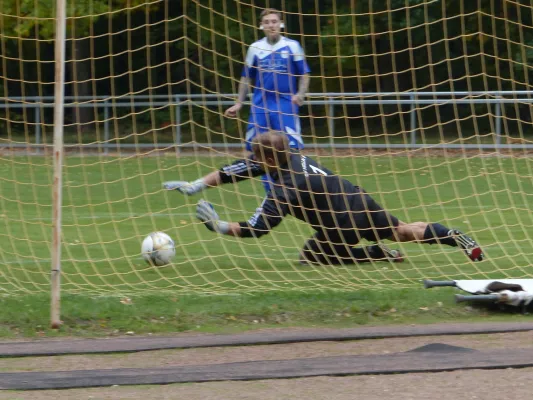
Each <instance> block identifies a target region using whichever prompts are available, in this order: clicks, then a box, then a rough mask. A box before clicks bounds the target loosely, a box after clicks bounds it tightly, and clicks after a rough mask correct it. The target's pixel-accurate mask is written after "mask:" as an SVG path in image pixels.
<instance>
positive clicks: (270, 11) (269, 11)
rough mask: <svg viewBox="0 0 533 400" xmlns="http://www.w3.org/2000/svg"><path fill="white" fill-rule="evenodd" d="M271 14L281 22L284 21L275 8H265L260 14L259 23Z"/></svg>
mask: <svg viewBox="0 0 533 400" xmlns="http://www.w3.org/2000/svg"><path fill="white" fill-rule="evenodd" d="M270 14H276V15H277V16H278V18H279V19H280V21H281V20H282V19H283V18H282V16H281V11H280V10H276V9H275V8H265V9H264V10H263V11H261V14H259V22H261V21H262V20H263V18H264V16H265V15H270Z"/></svg>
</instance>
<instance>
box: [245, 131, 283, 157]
mask: <svg viewBox="0 0 533 400" xmlns="http://www.w3.org/2000/svg"><path fill="white" fill-rule="evenodd" d="M252 151H253V152H254V154H255V155H256V156H258V155H262V156H263V157H269V158H272V159H274V160H275V161H276V164H277V165H283V164H286V163H287V158H288V152H289V139H288V138H287V135H285V134H284V133H282V132H277V131H269V132H266V133H263V134H259V135H257V136H256V137H255V139H254V140H253V141H252Z"/></svg>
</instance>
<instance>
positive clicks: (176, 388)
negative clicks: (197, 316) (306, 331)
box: [0, 332, 533, 400]
mask: <svg viewBox="0 0 533 400" xmlns="http://www.w3.org/2000/svg"><path fill="white" fill-rule="evenodd" d="M532 339H533V332H520V333H509V334H502V333H500V334H485V335H459V336H431V337H414V338H393V339H374V340H361V341H348V342H311V343H293V344H280V345H268V346H245V347H219V348H199V349H185V350H164V351H163V350H159V351H149V352H140V353H130V354H113V355H91V356H88V355H73V356H61V357H35V358H18V359H17V358H15V359H0V369H1V370H2V372H16V371H59V370H80V369H100V368H124V367H125V368H148V367H157V366H160V367H161V366H170V365H193V364H210V363H212V364H217V363H229V362H238V361H252V360H281V359H292V358H304V357H323V356H337V355H366V354H386V353H394V352H403V351H407V350H411V349H413V348H416V347H420V346H423V345H425V344H429V343H445V344H449V345H455V346H462V347H469V348H473V349H478V350H483V349H495V348H503V349H505V348H509V349H510V348H532V347H533V340H532ZM532 373H533V371H532V370H530V369H505V370H471V371H454V372H440V373H426V374H399V375H380V376H372V375H370V376H351V377H317V378H304V379H290V380H262V381H250V382H211V383H193V384H181V385H167V386H124V387H108V388H94V389H73V390H61V391H56V390H50V391H31V392H0V399H35V400H41V399H43V400H44V399H59V400H62V399H117V400H118V399H143V400H155V399H158V400H159V399H266V400H269V399H289V398H290V399H304V398H305V399H356V398H357V399H359V398H362V399H365V400H374V399H376V400H377V399H389V398H390V399H397V398H401V399H402V400H408V399H413V400H415V399H416V400H418V399H424V400H426V399H428V397H433V398H435V399H442V400H447V399H450V400H451V399H453V400H457V399H484V400H490V399H498V400H500V399H501V398H502V394H505V397H508V396H512V397H516V396H525V397H524V398H529V397H530V389H529V385H528V378H530V377H531V374H532Z"/></svg>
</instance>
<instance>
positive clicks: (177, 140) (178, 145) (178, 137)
mask: <svg viewBox="0 0 533 400" xmlns="http://www.w3.org/2000/svg"><path fill="white" fill-rule="evenodd" d="M175 101H176V109H175V111H174V112H175V118H176V137H175V138H174V143H175V145H176V153H177V154H179V153H180V152H181V104H180V101H181V99H180V96H176V100H175Z"/></svg>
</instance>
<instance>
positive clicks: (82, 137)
mask: <svg viewBox="0 0 533 400" xmlns="http://www.w3.org/2000/svg"><path fill="white" fill-rule="evenodd" d="M50 3H51V2H49V1H41V0H34V1H22V0H4V1H3V2H2V3H1V5H0V46H1V54H0V58H1V70H0V90H1V93H2V94H1V95H0V96H2V98H1V99H0V109H1V110H0V168H1V171H2V173H1V174H0V207H1V211H0V213H1V215H0V227H1V229H0V264H1V266H0V289H1V290H2V292H4V293H6V294H18V293H37V292H47V291H49V286H50V282H49V276H50V264H51V255H50V254H51V253H50V252H51V244H52V236H51V235H52V224H53V220H52V183H53V170H52V169H53V159H52V157H53V154H52V151H51V150H52V141H53V137H52V133H53V102H54V98H53V86H54V29H55V28H54V15H55V10H54V7H53V5H51V4H50ZM339 3H342V4H339ZM466 3H467V2H454V1H448V2H437V1H423V0H414V1H410V0H401V1H396V0H389V1H386V2H382V1H370V2H356V1H345V2H335V1H318V0H316V1H315V0H309V1H308V0H298V1H291V2H278V3H277V2H275V1H271V2H268V1H267V2H263V1H254V0H248V1H237V0H235V1H234V0H218V1H214V0H209V1H195V0H188V1H183V2H165V1H142V0H129V1H119V0H115V1H107V0H106V1H99V0H90V1H75V2H68V6H67V15H68V20H67V35H68V39H67V42H66V49H67V57H66V60H67V61H66V70H67V77H66V83H65V95H66V100H65V113H66V117H65V125H64V129H65V165H64V170H63V171H64V177H63V185H64V187H63V207H62V212H63V230H62V231H63V236H62V241H63V248H62V290H63V291H65V292H70V293H95V294H97V293H112V294H122V293H132V292H134V293H151V292H161V291H173V292H178V293H228V292H253V291H268V290H328V289H333V290H354V289H357V288H362V287H375V286H379V287H385V288H386V287H401V286H410V285H415V284H419V281H420V280H421V279H422V278H431V279H441V278H442V279H465V278H467V279H483V278H505V277H512V278H523V277H528V276H530V275H531V272H532V270H531V267H530V262H529V256H530V255H531V254H532V252H533V251H532V248H531V243H532V236H531V233H530V232H531V231H532V230H531V227H532V225H533V218H532V211H531V206H530V204H531V196H532V193H533V190H532V189H533V188H532V181H531V176H533V171H532V164H531V159H530V154H531V150H532V149H533V142H532V138H533V136H531V123H532V122H531V121H532V116H533V114H532V107H531V101H532V96H531V84H530V78H529V77H530V74H531V65H533V41H532V39H531V38H532V37H533V12H532V11H533V3H531V2H527V1H516V2H515V1H505V2H499V1H496V0H491V1H483V2H481V1H478V2H473V3H472V4H466ZM265 7H276V8H279V9H280V10H281V11H282V13H283V19H284V22H285V30H284V32H283V35H285V36H286V37H288V38H290V39H293V40H296V41H298V42H299V43H300V44H301V46H302V48H303V49H304V52H305V56H306V60H307V63H308V64H309V66H310V68H311V73H310V76H311V84H310V89H309V94H308V96H307V97H306V102H305V104H304V105H303V106H302V107H301V109H300V117H301V126H302V137H303V140H304V142H305V144H306V148H305V152H306V154H308V155H309V156H311V157H313V158H315V159H316V160H318V161H319V162H320V163H321V164H322V165H324V166H326V167H328V168H330V169H331V170H333V171H335V172H336V173H339V174H340V175H342V176H343V177H345V178H347V179H349V180H350V181H352V182H353V183H355V184H358V185H360V186H362V187H363V188H365V189H366V190H367V191H368V192H369V193H371V194H372V196H373V197H374V198H375V199H376V200H377V201H378V202H379V203H380V204H381V205H382V206H384V207H385V208H386V209H387V210H389V211H390V212H391V213H392V214H394V215H396V216H397V217H398V218H400V219H401V220H402V221H406V222H414V221H427V222H441V223H443V224H445V225H446V226H450V227H454V228H458V229H461V230H462V231H465V232H467V233H468V234H469V235H471V236H472V237H474V238H475V239H476V240H477V241H478V242H479V243H480V244H481V245H482V247H483V249H484V251H485V253H486V256H487V260H486V261H484V262H482V263H472V262H470V261H469V260H468V259H467V258H466V257H465V256H464V254H462V252H461V251H460V250H458V249H457V248H451V247H445V246H438V245H433V246H427V245H420V244H414V243H405V244H399V245H398V244H394V243H389V245H390V246H391V247H395V248H399V249H401V251H402V252H403V253H405V255H406V258H407V262H405V263H403V264H392V263H387V262H380V263H368V264H361V265H341V266H336V267H327V266H303V265H300V264H299V263H298V254H299V250H300V248H301V247H302V245H303V243H304V242H305V240H306V239H307V238H308V237H310V236H311V235H312V233H313V231H312V229H311V228H310V227H309V226H308V225H307V224H305V223H302V222H299V221H297V220H295V219H294V218H291V217H287V218H286V220H285V221H284V222H283V223H282V224H281V225H280V226H279V227H277V228H276V229H275V230H274V231H273V232H272V233H271V234H270V235H268V236H264V237H262V238H261V239H258V240H252V239H235V238H231V237H228V236H219V235H216V234H214V233H212V232H209V231H208V230H207V229H205V227H204V226H203V225H202V224H201V223H200V222H199V221H198V220H197V219H196V218H195V205H196V202H197V201H198V199H199V198H205V199H207V200H208V201H210V202H211V203H212V204H213V205H214V206H215V208H216V209H217V211H218V212H219V214H220V215H221V217H222V218H223V219H226V220H230V221H246V220H247V219H248V218H249V217H250V216H251V215H252V214H253V212H254V211H255V208H256V207H258V206H259V204H260V203H261V201H262V198H263V197H264V189H263V186H262V184H261V181H260V180H258V179H252V180H250V181H246V182H243V183H239V184H238V185H225V186H221V187H218V188H214V189H209V190H207V191H205V192H204V193H202V194H201V195H196V196H192V197H185V196H183V195H181V194H179V193H178V192H166V191H164V190H163V189H162V187H161V183H162V182H164V181H168V180H187V181H190V180H194V179H196V178H198V177H200V176H202V175H204V174H206V173H208V172H211V171H212V170H214V169H216V168H219V167H220V166H222V165H224V164H228V163H231V162H233V161H234V160H236V159H239V158H241V157H243V155H245V154H246V153H245V151H244V149H243V137H244V135H245V131H246V125H247V121H248V118H249V113H250V107H249V106H248V105H247V104H246V105H245V106H244V107H243V109H242V110H241V112H240V113H239V114H238V116H237V117H236V118H227V117H225V116H224V112H225V110H226V109H227V108H228V107H230V106H231V105H232V104H234V102H235V99H236V95H237V93H238V87H239V79H240V75H241V70H242V68H243V63H244V60H245V57H246V53H247V51H248V49H249V46H250V45H251V44H252V43H253V42H254V41H256V40H259V39H261V38H262V37H263V36H264V32H263V31H262V30H260V29H258V26H259V24H260V21H259V13H260V12H261V10H262V9H264V8H265ZM153 231H164V232H166V233H168V234H169V235H170V236H171V237H172V238H173V239H174V240H175V242H176V249H177V255H176V257H175V258H174V259H173V261H172V263H171V264H170V265H167V266H164V267H159V268H155V267H152V266H150V265H148V264H146V263H145V262H144V261H143V259H142V257H141V242H142V240H143V239H144V237H146V236H147V235H148V234H149V233H150V232H153ZM363 244H365V243H363Z"/></svg>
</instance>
